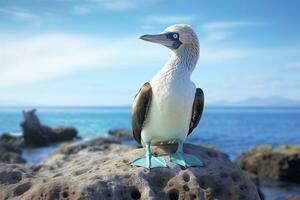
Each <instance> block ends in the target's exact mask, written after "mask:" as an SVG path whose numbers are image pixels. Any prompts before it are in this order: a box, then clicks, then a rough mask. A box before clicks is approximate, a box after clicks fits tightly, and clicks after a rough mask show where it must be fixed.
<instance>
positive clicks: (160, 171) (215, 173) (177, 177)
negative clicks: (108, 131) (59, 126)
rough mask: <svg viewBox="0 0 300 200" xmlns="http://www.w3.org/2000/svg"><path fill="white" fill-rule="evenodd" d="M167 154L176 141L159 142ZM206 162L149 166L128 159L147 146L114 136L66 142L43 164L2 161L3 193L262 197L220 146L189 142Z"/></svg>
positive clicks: (41, 196) (10, 195)
mask: <svg viewBox="0 0 300 200" xmlns="http://www.w3.org/2000/svg"><path fill="white" fill-rule="evenodd" d="M152 148H153V151H154V152H155V153H157V154H160V155H162V156H164V157H165V159H166V160H167V162H168V160H169V159H168V157H167V155H166V152H173V151H175V149H176V145H174V144H173V145H167V146H155V147H152ZM184 149H185V151H186V152H188V153H191V154H194V155H195V156H197V157H199V158H201V159H202V160H203V161H204V163H205V166H204V167H192V168H188V169H185V168H181V167H180V166H178V165H176V164H174V163H170V162H168V165H169V166H170V167H169V168H157V169H152V170H146V169H144V168H141V167H134V166H131V165H129V161H130V160H132V159H134V158H136V157H137V156H140V155H143V154H144V149H133V148H132V147H131V146H126V145H120V144H118V142H115V141H114V140H112V139H111V138H109V139H108V138H105V139H103V140H102V139H97V140H94V141H90V142H89V143H84V144H79V145H63V146H62V147H61V148H60V150H58V151H57V152H56V153H54V154H52V155H51V156H49V157H48V158H47V159H46V160H45V161H44V162H43V163H41V164H40V165H9V164H0V199H10V198H16V199H22V200H29V199H30V200H31V199H32V200H35V199H69V200H73V199H82V200H83V199H108V200H109V199H142V200H143V199H147V200H148V199H171V200H175V199H176V200H177V199H201V200H211V199H226V200H235V199H249V200H252V199H253V200H257V199H260V198H259V195H258V192H257V189H256V187H255V185H254V184H253V183H252V182H251V181H250V180H249V179H248V178H247V176H246V175H245V174H244V173H243V172H242V170H240V169H239V167H237V166H236V165H235V164H233V163H232V162H231V161H230V160H229V159H228V157H227V155H225V154H224V153H222V152H219V151H217V150H214V149H211V148H207V147H201V146H196V145H192V144H185V145H184Z"/></svg>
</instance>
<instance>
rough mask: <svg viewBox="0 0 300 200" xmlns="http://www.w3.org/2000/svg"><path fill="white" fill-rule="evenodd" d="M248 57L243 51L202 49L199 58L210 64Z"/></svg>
mask: <svg viewBox="0 0 300 200" xmlns="http://www.w3.org/2000/svg"><path fill="white" fill-rule="evenodd" d="M247 56H250V54H249V52H248V51H247V50H244V49H234V48H232V49H224V48H218V47H209V48H203V50H202V51H201V53H200V58H201V60H203V61H207V62H210V63H218V62H226V61H231V60H237V59H241V58H245V57H247Z"/></svg>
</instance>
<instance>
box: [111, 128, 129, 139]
mask: <svg viewBox="0 0 300 200" xmlns="http://www.w3.org/2000/svg"><path fill="white" fill-rule="evenodd" d="M108 135H109V136H112V137H116V138H118V139H120V140H133V135H132V131H131V130H129V129H110V130H109V131H108Z"/></svg>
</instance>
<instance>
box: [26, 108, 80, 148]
mask: <svg viewBox="0 0 300 200" xmlns="http://www.w3.org/2000/svg"><path fill="white" fill-rule="evenodd" d="M23 116H24V122H22V123H21V127H22V129H23V137H24V142H25V144H26V145H30V146H35V147H41V146H47V145H48V144H49V143H51V142H62V141H70V140H73V139H74V138H76V137H77V133H78V132H77V130H76V129H75V128H73V127H56V128H51V127H48V126H45V125H43V124H42V123H41V122H40V120H39V118H38V116H37V115H36V109H33V110H30V111H23Z"/></svg>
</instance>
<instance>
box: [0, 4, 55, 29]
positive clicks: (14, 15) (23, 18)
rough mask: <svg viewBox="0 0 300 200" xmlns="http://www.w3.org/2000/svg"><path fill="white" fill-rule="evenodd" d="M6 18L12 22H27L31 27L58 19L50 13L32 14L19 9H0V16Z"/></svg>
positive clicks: (26, 10) (29, 11) (30, 11)
mask: <svg viewBox="0 0 300 200" xmlns="http://www.w3.org/2000/svg"><path fill="white" fill-rule="evenodd" d="M1 15H3V16H6V17H8V18H10V19H11V20H14V21H20V22H28V23H31V24H33V25H40V24H41V23H42V22H53V21H58V17H57V16H56V15H55V14H53V13H50V12H42V13H39V14H36V13H34V12H33V11H32V10H28V9H24V8H20V7H6V8H0V16H1Z"/></svg>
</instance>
